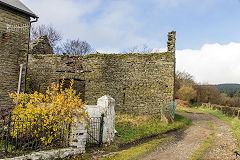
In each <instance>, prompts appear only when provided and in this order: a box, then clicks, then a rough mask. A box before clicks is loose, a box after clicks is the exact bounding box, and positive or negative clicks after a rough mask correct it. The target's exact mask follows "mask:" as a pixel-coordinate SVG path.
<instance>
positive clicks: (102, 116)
mask: <svg viewBox="0 0 240 160" xmlns="http://www.w3.org/2000/svg"><path fill="white" fill-rule="evenodd" d="M103 118H104V114H102V115H101V122H100V135H99V147H101V146H102V144H103V122H104V120H103Z"/></svg>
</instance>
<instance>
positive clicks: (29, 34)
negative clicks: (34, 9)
mask: <svg viewBox="0 0 240 160" xmlns="http://www.w3.org/2000/svg"><path fill="white" fill-rule="evenodd" d="M38 18H39V17H35V20H32V21H30V24H29V33H28V48H27V57H26V68H25V80H24V93H26V84H27V71H28V54H29V49H30V36H31V26H32V23H34V22H37V21H38Z"/></svg>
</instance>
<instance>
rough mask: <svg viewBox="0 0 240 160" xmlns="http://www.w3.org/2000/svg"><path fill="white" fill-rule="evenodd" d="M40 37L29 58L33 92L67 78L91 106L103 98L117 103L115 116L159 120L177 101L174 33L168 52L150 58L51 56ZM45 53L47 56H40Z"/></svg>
mask: <svg viewBox="0 0 240 160" xmlns="http://www.w3.org/2000/svg"><path fill="white" fill-rule="evenodd" d="M43 41H44V37H41V38H40V39H39V40H38V42H39V45H40V47H38V44H37V43H34V47H35V48H39V49H38V50H34V51H32V52H31V53H32V54H31V55H29V75H28V76H29V78H30V84H31V88H32V89H33V91H39V92H45V91H46V89H47V87H48V86H49V85H50V84H51V83H52V82H57V83H59V82H60V81H61V79H62V78H63V77H65V80H66V84H67V83H69V81H70V79H74V80H75V84H74V88H75V89H76V90H77V92H78V93H81V98H82V99H83V100H84V101H86V102H87V104H89V105H92V104H96V103H97V98H99V97H102V96H104V95H109V96H111V97H113V98H114V99H115V101H116V107H115V110H116V112H120V113H127V114H136V115H144V114H147V115H153V116H160V115H161V108H162V105H163V102H164V101H174V81H175V80H174V79H175V31H173V32H170V33H169V34H168V42H167V45H168V51H167V52H164V53H151V54H89V55H86V56H73V55H56V54H48V53H51V51H48V50H46V48H44V47H42V46H43V44H45V45H46V46H48V45H47V43H45V42H43ZM39 53H45V54H39Z"/></svg>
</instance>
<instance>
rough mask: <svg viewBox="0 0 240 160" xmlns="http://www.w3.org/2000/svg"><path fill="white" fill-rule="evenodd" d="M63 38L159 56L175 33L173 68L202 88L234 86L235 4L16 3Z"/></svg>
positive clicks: (239, 6)
mask: <svg viewBox="0 0 240 160" xmlns="http://www.w3.org/2000/svg"><path fill="white" fill-rule="evenodd" d="M21 1H22V2H23V3H24V4H25V5H26V6H27V7H29V8H30V9H31V10H32V11H33V12H34V13H36V14H37V15H38V16H39V17H40V18H39V22H38V23H37V24H46V25H52V26H54V27H55V28H56V29H57V30H58V31H59V32H61V33H62V34H63V37H64V39H78V38H79V39H80V40H85V41H87V42H88V43H90V44H91V46H92V47H93V48H95V49H96V50H97V51H98V52H101V53H120V52H124V51H126V50H128V49H129V48H132V47H135V46H140V47H141V46H143V45H147V46H148V47H149V48H152V49H154V50H160V51H164V50H165V49H166V46H167V44H166V43H167V34H168V32H170V31H172V30H175V31H176V64H177V65H176V68H177V70H179V71H185V72H188V73H190V74H192V75H193V76H194V78H195V80H196V81H197V82H199V83H202V84H219V83H240V63H239V61H240V30H239V28H240V19H239V17H240V0H21Z"/></svg>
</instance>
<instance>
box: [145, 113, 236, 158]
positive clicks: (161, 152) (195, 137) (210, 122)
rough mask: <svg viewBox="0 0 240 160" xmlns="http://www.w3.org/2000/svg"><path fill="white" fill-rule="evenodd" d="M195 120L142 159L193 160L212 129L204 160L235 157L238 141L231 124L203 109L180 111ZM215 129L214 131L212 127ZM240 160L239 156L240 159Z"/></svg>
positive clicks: (203, 156)
mask: <svg viewBox="0 0 240 160" xmlns="http://www.w3.org/2000/svg"><path fill="white" fill-rule="evenodd" d="M178 114H180V115H182V116H184V117H186V118H189V119H191V120H192V125H191V126H190V127H189V128H188V129H187V130H185V131H184V132H182V133H178V132H176V134H175V135H172V136H170V137H169V140H167V141H165V142H164V143H163V144H161V145H160V146H158V147H157V148H156V149H155V150H154V151H153V152H151V153H149V154H148V155H147V156H146V157H144V158H142V160H188V159H189V160H190V159H192V156H191V153H194V152H196V151H197V150H198V149H199V148H200V145H201V143H203V142H204V140H205V139H206V137H208V136H210V133H211V132H214V133H215V137H216V138H215V139H214V141H213V143H212V145H211V146H210V147H209V148H208V149H207V150H206V151H205V152H204V154H203V155H202V157H201V159H203V160H234V158H235V156H234V151H236V150H237V148H238V144H237V140H236V139H235V138H234V137H233V133H232V131H231V129H230V127H229V126H228V125H227V124H226V123H225V122H224V121H222V120H220V119H219V118H217V117H215V116H213V115H211V114H208V113H200V112H195V111H194V112H188V113H178ZM213 128H214V130H213ZM239 160H240V158H239Z"/></svg>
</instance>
